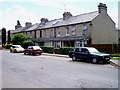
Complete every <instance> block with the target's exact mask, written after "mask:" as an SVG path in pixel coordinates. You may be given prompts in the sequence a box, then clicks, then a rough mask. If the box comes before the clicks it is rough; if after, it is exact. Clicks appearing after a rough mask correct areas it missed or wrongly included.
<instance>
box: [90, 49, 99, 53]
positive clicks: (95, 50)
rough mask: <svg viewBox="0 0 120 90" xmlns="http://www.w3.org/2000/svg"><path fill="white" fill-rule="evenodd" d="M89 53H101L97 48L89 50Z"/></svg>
mask: <svg viewBox="0 0 120 90" xmlns="http://www.w3.org/2000/svg"><path fill="white" fill-rule="evenodd" d="M88 51H89V52H90V53H99V51H98V50H97V49H95V48H88Z"/></svg>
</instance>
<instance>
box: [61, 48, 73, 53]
mask: <svg viewBox="0 0 120 90" xmlns="http://www.w3.org/2000/svg"><path fill="white" fill-rule="evenodd" d="M72 48H73V47H61V48H60V53H61V54H63V55H68V53H69V51H70V50H71V49H72Z"/></svg>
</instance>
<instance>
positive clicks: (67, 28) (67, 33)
mask: <svg viewBox="0 0 120 90" xmlns="http://www.w3.org/2000/svg"><path fill="white" fill-rule="evenodd" d="M66 36H69V27H68V26H67V27H66Z"/></svg>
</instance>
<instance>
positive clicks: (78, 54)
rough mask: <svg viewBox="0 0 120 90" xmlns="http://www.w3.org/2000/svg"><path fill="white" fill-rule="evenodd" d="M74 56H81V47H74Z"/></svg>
mask: <svg viewBox="0 0 120 90" xmlns="http://www.w3.org/2000/svg"><path fill="white" fill-rule="evenodd" d="M75 57H76V58H79V59H80V58H81V49H80V48H76V49H75Z"/></svg>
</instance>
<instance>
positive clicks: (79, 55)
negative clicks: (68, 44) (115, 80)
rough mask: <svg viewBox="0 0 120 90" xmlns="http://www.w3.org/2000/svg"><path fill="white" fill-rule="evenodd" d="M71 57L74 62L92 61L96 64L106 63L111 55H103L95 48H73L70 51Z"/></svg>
mask: <svg viewBox="0 0 120 90" xmlns="http://www.w3.org/2000/svg"><path fill="white" fill-rule="evenodd" d="M69 57H70V58H72V60H73V61H75V60H77V59H84V60H90V61H92V63H94V64H95V63H98V62H100V61H101V62H103V63H104V62H108V61H109V60H110V55H109V54H105V53H101V52H99V51H98V50H97V49H95V48H94V47H80V48H73V49H71V50H70V51H69Z"/></svg>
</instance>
